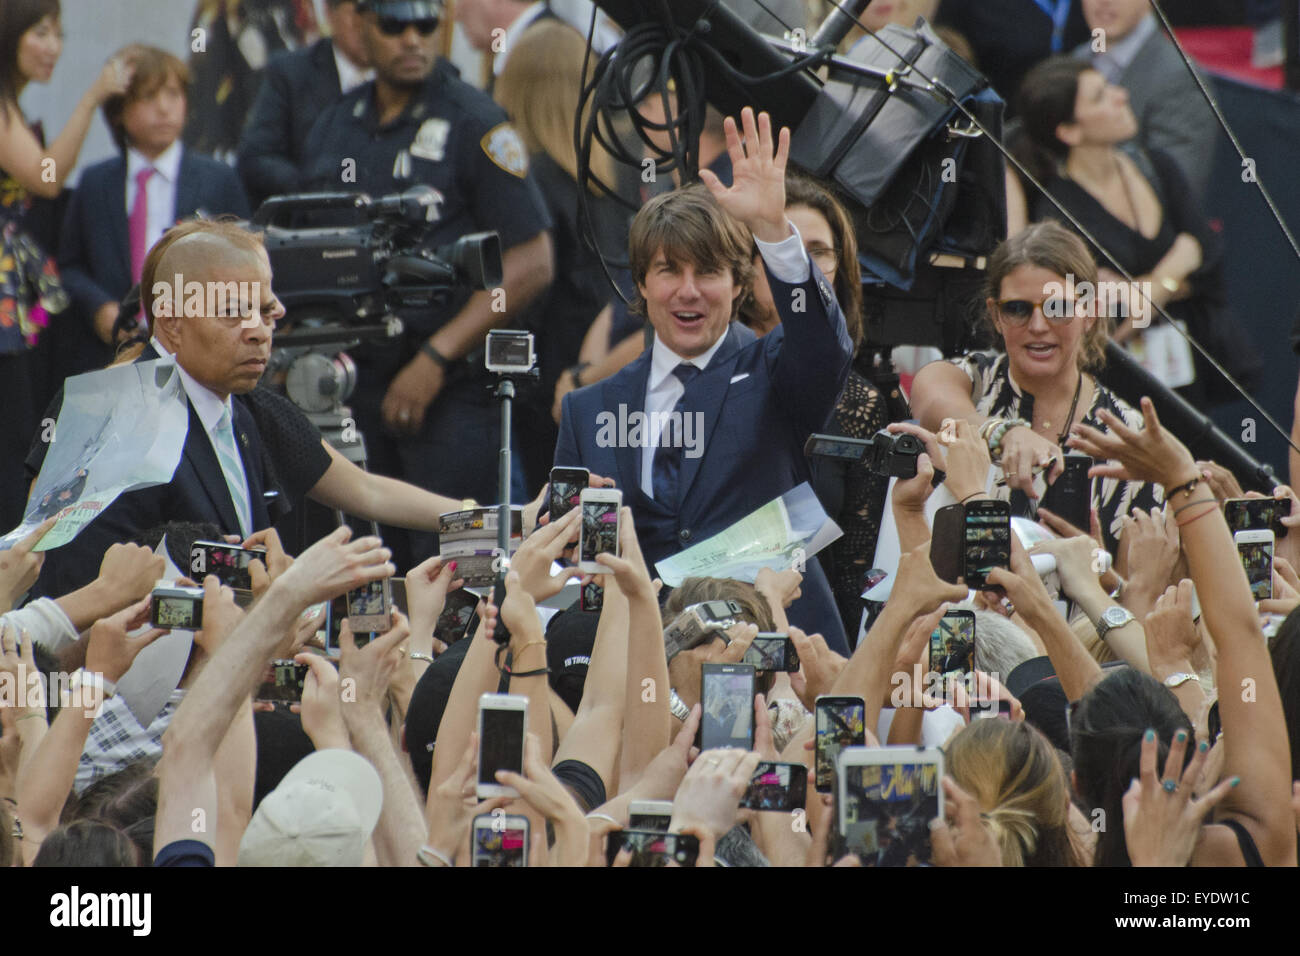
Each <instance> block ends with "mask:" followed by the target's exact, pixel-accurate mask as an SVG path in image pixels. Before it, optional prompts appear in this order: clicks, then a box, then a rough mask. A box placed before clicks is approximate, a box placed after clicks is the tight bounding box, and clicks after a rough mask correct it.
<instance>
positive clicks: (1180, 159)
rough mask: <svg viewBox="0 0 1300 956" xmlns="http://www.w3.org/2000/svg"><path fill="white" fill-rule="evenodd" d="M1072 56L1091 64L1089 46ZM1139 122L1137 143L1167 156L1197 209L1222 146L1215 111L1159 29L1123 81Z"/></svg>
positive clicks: (1121, 77)
mask: <svg viewBox="0 0 1300 956" xmlns="http://www.w3.org/2000/svg"><path fill="white" fill-rule="evenodd" d="M1074 55H1075V56H1077V57H1079V58H1080V59H1084V60H1088V59H1091V58H1092V50H1091V48H1090V46H1089V45H1088V44H1083V45H1081V46H1079V47H1077V48H1076V49H1075V51H1074ZM1119 85H1120V86H1122V87H1124V88H1125V89H1126V90H1128V95H1129V104H1130V105H1131V106H1132V107H1133V115H1134V116H1136V117H1137V121H1138V136H1137V139H1138V142H1139V143H1141V144H1142V146H1143V147H1144V148H1146V149H1147V150H1153V149H1158V150H1162V151H1163V152H1166V153H1168V154H1169V155H1170V156H1172V157H1173V158H1174V160H1175V161H1176V162H1177V163H1178V167H1179V168H1180V169H1181V170H1182V171H1183V174H1184V175H1185V176H1186V177H1187V181H1188V182H1189V183H1190V184H1191V186H1192V190H1193V191H1194V193H1195V195H1196V200H1197V202H1198V203H1203V201H1204V199H1205V193H1206V188H1207V187H1208V185H1209V181H1210V170H1211V169H1212V168H1213V166H1214V151H1215V149H1216V148H1217V147H1218V143H1219V136H1220V134H1219V124H1218V121H1217V120H1216V119H1215V118H1214V111H1213V110H1211V109H1210V105H1209V104H1208V103H1207V102H1206V101H1205V97H1204V96H1203V95H1201V91H1200V89H1199V88H1198V87H1197V85H1196V81H1195V80H1194V79H1192V75H1191V74H1190V73H1188V72H1187V67H1186V65H1184V63H1183V58H1182V57H1181V56H1179V55H1178V51H1177V50H1176V49H1174V45H1173V44H1172V43H1171V42H1169V38H1168V37H1167V36H1165V34H1164V32H1163V31H1162V30H1159V29H1157V30H1156V31H1155V32H1154V33H1152V34H1151V36H1150V37H1149V38H1148V39H1147V42H1146V43H1144V44H1142V48H1141V49H1140V50H1138V53H1137V56H1135V57H1133V61H1132V62H1131V63H1129V65H1128V68H1127V69H1125V70H1124V72H1123V74H1122V75H1121V76H1120V79H1119Z"/></svg>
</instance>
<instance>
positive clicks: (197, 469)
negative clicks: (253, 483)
mask: <svg viewBox="0 0 1300 956" xmlns="http://www.w3.org/2000/svg"><path fill="white" fill-rule="evenodd" d="M185 403H186V404H187V405H188V406H189V409H190V432H189V435H188V436H187V437H186V439H185V455H184V457H185V459H186V461H188V462H189V463H190V467H191V468H193V469H194V473H195V474H196V475H197V476H198V479H199V484H200V485H201V486H202V487H203V490H204V492H205V493H206V494H207V496H208V500H209V501H211V503H212V506H213V508H214V509H215V510H216V513H217V514H219V515H220V516H221V527H222V528H223V529H226V530H229V531H232V532H233V531H237V530H238V529H239V518H238V517H237V516H236V515H235V505H234V502H232V501H231V500H230V489H229V488H227V487H226V476H225V473H224V472H222V470H221V462H220V461H218V460H217V453H216V450H215V449H214V448H213V447H212V442H211V440H210V439H209V438H208V433H207V431H206V429H204V427H203V422H202V421H201V420H200V419H199V413H198V412H197V411H195V409H194V404H193V403H192V402H190V400H189V398H188V396H187V397H186V399H185ZM251 490H252V489H251V488H250V492H251Z"/></svg>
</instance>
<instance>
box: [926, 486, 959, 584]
mask: <svg viewBox="0 0 1300 956" xmlns="http://www.w3.org/2000/svg"><path fill="white" fill-rule="evenodd" d="M965 554H966V509H965V508H964V507H963V506H962V505H961V504H954V505H948V506H947V507H944V508H940V509H939V510H938V511H937V512H935V515H934V527H933V529H932V530H931V534H930V564H932V565H933V566H934V573H935V574H937V575H938V576H939V579H940V580H941V581H947V582H948V583H949V584H956V583H957V579H958V578H959V577H961V576H962V574H963V572H964V571H965V570H966V569H965V567H964V565H963V558H964V555H965Z"/></svg>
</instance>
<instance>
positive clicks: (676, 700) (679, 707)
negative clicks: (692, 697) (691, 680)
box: [668, 687, 691, 720]
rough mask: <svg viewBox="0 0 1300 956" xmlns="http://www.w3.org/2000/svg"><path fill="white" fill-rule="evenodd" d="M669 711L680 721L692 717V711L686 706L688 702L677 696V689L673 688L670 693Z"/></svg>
mask: <svg viewBox="0 0 1300 956" xmlns="http://www.w3.org/2000/svg"><path fill="white" fill-rule="evenodd" d="M668 710H669V712H670V713H671V714H672V715H673V716H674V717H676V718H677V719H678V720H685V719H686V718H687V717H689V716H691V709H690V708H689V707H687V706H686V702H685V701H684V700H682V699H681V698H680V697H678V696H677V688H675V687H674V688H672V689H671V690H670V691H669V692H668Z"/></svg>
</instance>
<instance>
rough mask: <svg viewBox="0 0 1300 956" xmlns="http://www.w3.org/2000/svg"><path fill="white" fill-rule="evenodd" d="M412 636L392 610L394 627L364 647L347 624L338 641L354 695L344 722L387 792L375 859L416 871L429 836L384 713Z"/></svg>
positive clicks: (341, 675)
mask: <svg viewBox="0 0 1300 956" xmlns="http://www.w3.org/2000/svg"><path fill="white" fill-rule="evenodd" d="M410 633H411V630H410V627H409V626H408V625H407V622H406V618H405V617H404V616H403V615H402V613H401V612H400V611H397V610H394V611H393V626H392V627H391V628H390V629H389V630H388V631H387V632H386V633H384V634H381V635H380V636H379V637H377V638H375V639H374V640H373V641H371V642H370V643H369V644H367V645H366V646H365V647H361V648H358V647H357V646H356V642H355V641H354V640H353V638H352V629H351V628H350V627H349V626H348V624H347V622H346V621H345V622H344V624H343V631H342V633H341V634H340V635H339V649H340V652H341V657H340V660H339V679H340V682H342V681H350V682H351V684H350V685H349V686H350V687H351V688H352V689H353V691H354V692H355V693H354V695H350V696H349V698H348V699H346V700H345V701H344V702H343V703H342V705H341V709H342V711H343V722H344V723H345V724H346V725H347V728H348V733H349V734H350V735H351V737H352V748H353V749H354V750H356V752H357V753H359V754H360V755H361V756H363V757H365V758H366V760H368V761H370V765H371V766H372V767H374V768H375V770H376V771H378V773H379V779H380V781H381V783H382V784H383V788H384V806H383V811H382V812H381V813H380V814H379V822H378V823H377V824H376V826H375V856H376V858H377V859H378V861H379V865H380V866H415V865H416V862H417V859H416V854H417V852H418V851H419V849H420V847H421V846H422V845H423V844H424V841H425V837H426V836H427V834H428V830H427V828H426V825H425V822H424V814H423V812H422V810H421V807H420V803H419V801H418V800H417V799H416V798H415V793H414V791H412V789H411V785H410V783H409V782H408V780H407V777H406V773H405V771H404V770H403V769H402V764H401V762H400V761H399V760H398V759H397V752H396V751H395V750H394V749H393V745H392V742H391V741H390V739H389V735H388V725H387V724H386V723H385V722H384V713H383V710H382V709H381V708H382V705H383V703H384V701H385V698H386V696H387V694H388V683H389V681H390V680H391V679H392V676H393V672H394V671H395V670H396V669H397V667H398V666H399V665H400V664H401V663H402V650H401V644H402V642H403V641H405V640H406V639H407V638H408V637H409V636H410Z"/></svg>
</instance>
